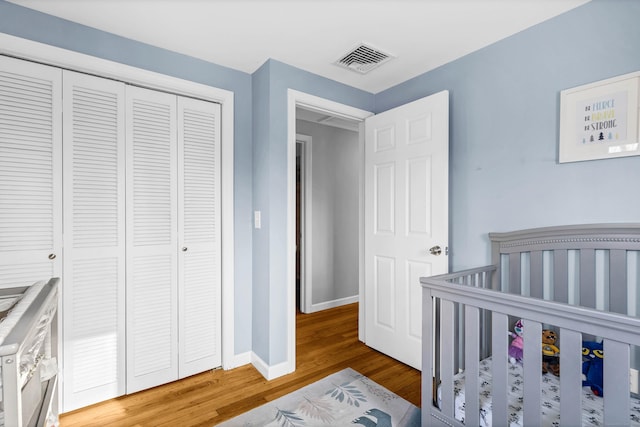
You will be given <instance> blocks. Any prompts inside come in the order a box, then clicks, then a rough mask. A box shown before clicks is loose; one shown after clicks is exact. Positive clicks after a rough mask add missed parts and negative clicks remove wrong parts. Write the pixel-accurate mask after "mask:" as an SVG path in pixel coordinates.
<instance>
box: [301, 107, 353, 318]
mask: <svg viewBox="0 0 640 427" xmlns="http://www.w3.org/2000/svg"><path fill="white" fill-rule="evenodd" d="M296 133H297V135H296V307H297V308H298V309H299V311H301V312H303V313H313V312H316V311H321V310H325V309H329V308H333V307H337V306H340V305H345V304H350V303H353V302H357V301H358V294H359V289H358V283H359V279H358V275H359V271H358V251H359V242H358V230H359V223H360V221H361V218H359V216H358V204H359V196H360V195H359V177H360V172H361V171H360V169H361V158H360V151H359V123H358V122H357V121H355V120H350V119H344V118H340V117H335V116H333V115H331V114H327V113H319V112H316V111H310V110H307V109H304V108H300V107H298V108H297V109H296Z"/></svg>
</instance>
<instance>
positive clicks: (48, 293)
mask: <svg viewBox="0 0 640 427" xmlns="http://www.w3.org/2000/svg"><path fill="white" fill-rule="evenodd" d="M58 282H59V280H58V279H57V278H55V279H51V280H49V281H48V282H44V281H42V282H37V283H34V284H33V285H31V286H28V287H17V288H5V289H0V303H5V305H6V307H7V309H6V310H2V311H3V313H2V315H3V317H2V319H1V321H0V369H1V375H0V379H1V380H2V384H1V387H2V392H1V393H0V398H1V401H0V425H3V426H7V427H23V426H39V427H42V426H52V425H55V424H56V423H57V415H58V408H57V391H56V390H57V377H58V368H57V357H56V355H57V345H58V344H57V339H58V337H57V324H58V321H57V309H58Z"/></svg>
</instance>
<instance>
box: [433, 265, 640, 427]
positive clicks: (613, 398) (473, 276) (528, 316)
mask: <svg viewBox="0 0 640 427" xmlns="http://www.w3.org/2000/svg"><path fill="white" fill-rule="evenodd" d="M494 271H495V267H493V266H488V267H483V268H480V269H474V270H466V271H465V272H460V273H455V274H449V275H444V276H438V277H431V278H422V279H421V280H420V281H421V283H422V286H423V339H422V343H423V344H422V345H423V360H422V366H423V376H422V378H423V380H422V399H423V400H422V408H423V411H422V414H423V415H422V416H423V419H422V423H423V425H450V426H462V425H467V426H470V425H472V426H477V425H479V424H480V422H479V404H478V399H477V398H471V396H475V397H477V396H478V393H479V384H478V382H479V381H478V371H479V361H480V359H481V354H480V348H481V347H482V343H481V342H480V341H481V339H482V335H481V333H482V329H483V328H481V325H482V321H481V317H482V316H487V318H488V319H490V322H489V323H490V332H491V338H490V341H491V347H492V353H493V354H492V372H493V391H492V393H493V409H492V410H493V414H492V416H493V424H494V425H507V424H508V420H509V411H508V409H509V408H508V403H507V393H508V375H507V368H508V363H509V362H508V345H509V338H508V330H509V317H510V316H514V317H517V318H522V319H525V322H526V328H525V335H524V343H525V347H524V359H523V368H524V396H525V398H524V402H523V406H524V409H523V413H524V424H525V425H540V424H541V415H540V407H541V406H540V405H541V395H540V390H541V365H542V354H541V351H540V335H541V331H542V328H543V324H552V325H554V326H555V328H556V330H557V331H558V332H559V336H560V345H559V347H560V348H561V353H560V354H561V355H560V366H561V367H562V368H561V376H560V417H561V425H580V424H581V422H582V421H581V397H580V394H581V393H578V392H576V391H579V390H581V387H582V377H581V375H582V371H581V366H582V365H581V360H582V353H581V350H582V334H588V335H592V336H597V337H601V338H602V339H603V343H604V353H605V358H604V398H603V399H604V424H605V425H625V424H628V423H629V416H630V395H629V388H628V384H629V367H630V348H631V346H639V345H640V334H639V333H638V331H640V319H638V318H634V317H630V316H625V315H621V314H616V313H610V312H603V311H598V310H594V309H590V308H585V307H578V306H572V305H569V304H565V303H560V302H553V301H544V300H540V299H536V298H530V297H525V296H521V295H515V294H508V293H502V292H498V291H495V290H492V289H484V288H486V287H487V284H488V283H489V282H490V281H491V274H492V272H494ZM469 284H473V285H472V286H469ZM460 322H463V323H462V324H463V328H461V330H463V334H462V335H463V340H464V349H463V350H462V351H461V350H460V347H459V343H458V341H457V338H456V334H457V332H458V331H459V330H460V329H457V326H459V325H460ZM458 352H461V353H462V354H463V358H464V369H465V374H466V383H465V396H466V402H465V423H464V424H462V423H460V422H459V421H457V420H456V419H455V417H454V389H453V376H454V374H455V372H456V367H455V361H454V360H453V359H454V358H453V357H452V355H455V354H457V353H458ZM429 374H430V375H429ZM434 381H435V382H438V381H440V382H441V384H440V390H441V404H440V407H439V408H438V407H436V406H435V405H434V404H433V402H434V398H435V396H434V393H435V387H433V384H434ZM621 385H623V386H621Z"/></svg>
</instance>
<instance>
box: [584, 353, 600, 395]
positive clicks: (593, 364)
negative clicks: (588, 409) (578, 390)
mask: <svg viewBox="0 0 640 427" xmlns="http://www.w3.org/2000/svg"><path fill="white" fill-rule="evenodd" d="M603 368H604V351H603V347H602V343H601V342H594V341H582V386H583V387H591V391H592V392H593V394H595V395H596V396H600V397H602V396H603V395H604V392H603V390H602V385H603V383H602V373H603Z"/></svg>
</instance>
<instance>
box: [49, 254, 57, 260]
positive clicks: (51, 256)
mask: <svg viewBox="0 0 640 427" xmlns="http://www.w3.org/2000/svg"><path fill="white" fill-rule="evenodd" d="M47 258H49V259H56V254H49V256H48V257H47Z"/></svg>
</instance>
